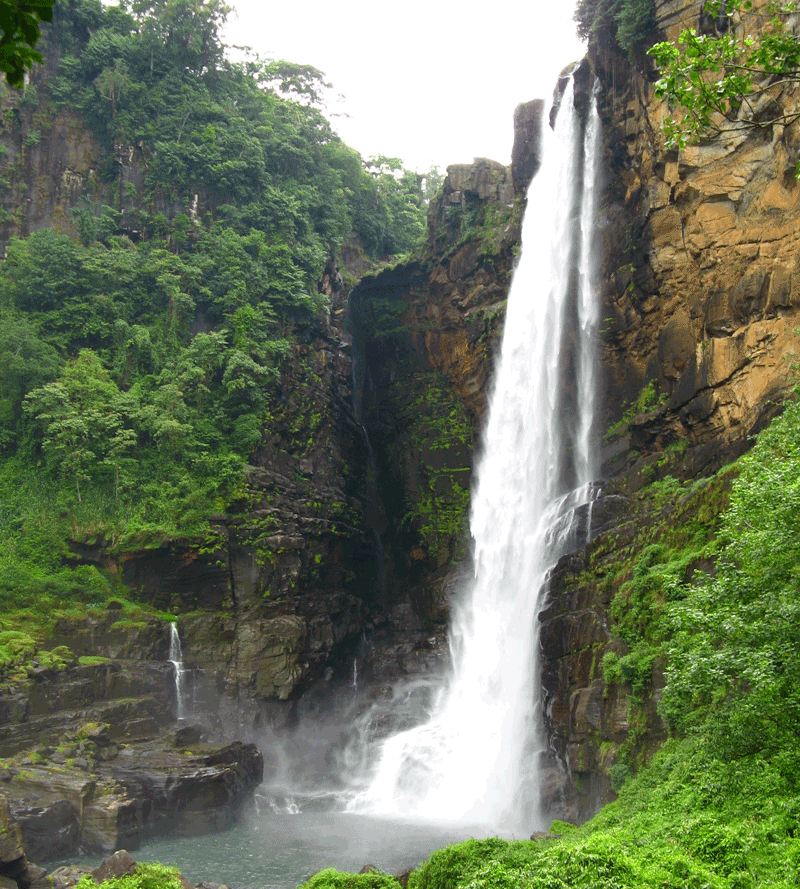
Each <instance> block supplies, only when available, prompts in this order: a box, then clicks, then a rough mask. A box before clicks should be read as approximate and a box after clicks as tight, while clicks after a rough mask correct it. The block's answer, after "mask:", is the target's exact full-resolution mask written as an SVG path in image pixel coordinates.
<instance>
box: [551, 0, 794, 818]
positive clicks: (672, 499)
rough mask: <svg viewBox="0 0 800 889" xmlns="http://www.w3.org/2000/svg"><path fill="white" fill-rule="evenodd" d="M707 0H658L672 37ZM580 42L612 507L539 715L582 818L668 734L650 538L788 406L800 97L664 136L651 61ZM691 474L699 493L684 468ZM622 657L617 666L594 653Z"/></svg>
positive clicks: (555, 642) (566, 564)
mask: <svg viewBox="0 0 800 889" xmlns="http://www.w3.org/2000/svg"><path fill="white" fill-rule="evenodd" d="M701 6H702V5H701V4H697V3H692V2H685V0H675V2H669V0H665V2H661V3H657V4H656V11H657V27H658V32H659V34H660V35H662V36H663V37H664V38H666V39H670V40H676V39H677V37H678V35H679V33H680V31H681V30H683V29H684V28H687V27H694V28H697V29H698V30H702V28H704V27H708V23H707V22H705V21H704V20H703V19H702V18H701ZM589 60H590V62H591V64H592V66H593V69H594V71H595V74H596V76H597V78H598V79H599V81H600V84H601V86H602V93H601V97H602V98H601V116H602V119H603V128H604V140H605V145H606V151H605V159H604V165H603V166H604V174H605V185H604V201H603V207H602V214H601V220H600V227H601V242H602V249H601V262H602V282H603V283H602V287H603V291H602V302H603V308H602V317H603V319H604V323H603V339H602V342H603V346H602V348H603V359H602V363H603V369H604V374H605V384H604V388H603V407H602V421H601V428H602V429H604V430H606V432H605V434H604V470H603V475H604V478H605V489H604V491H605V495H606V496H605V497H604V498H602V499H601V501H600V503H601V504H604V505H605V507H606V508H605V509H604V510H603V515H602V518H598V519H597V522H596V524H597V527H596V529H595V530H594V531H592V532H591V536H592V537H595V539H594V540H593V541H592V542H591V543H590V545H589V547H587V549H586V551H585V552H584V553H579V554H576V555H575V556H573V557H571V558H569V559H565V560H564V561H563V563H562V564H560V565H559V568H558V570H557V571H556V573H555V575H554V577H553V578H552V580H551V599H550V606H549V608H548V610H547V611H546V612H545V614H544V615H543V621H544V624H543V634H544V635H543V644H544V650H545V657H546V664H545V685H546V687H547V690H548V705H547V706H548V709H547V713H546V721H547V724H548V729H549V732H550V736H551V739H552V745H553V750H554V753H555V756H556V759H557V760H558V762H559V767H558V768H557V769H556V770H555V771H554V775H553V779H552V791H553V797H552V799H553V800H554V804H555V805H561V806H566V810H567V811H568V812H569V813H571V815H572V816H573V817H578V818H585V817H586V816H587V815H588V814H591V813H593V812H594V811H596V810H597V808H598V807H599V806H600V804H601V803H602V802H604V801H606V800H607V799H609V798H610V796H612V795H613V791H612V787H611V785H612V783H613V781H612V779H613V778H614V776H615V773H616V775H617V776H620V775H623V774H625V773H627V770H628V769H629V768H636V764H637V763H641V762H642V761H643V760H644V759H646V758H647V757H648V756H649V755H650V753H652V751H653V750H654V749H655V748H656V747H657V746H658V744H659V743H660V741H661V740H662V739H663V738H664V737H665V733H666V727H665V725H664V724H663V722H662V720H661V717H660V716H659V713H658V710H657V703H658V700H659V697H660V688H661V687H662V685H663V676H662V675H661V670H662V669H663V657H661V656H659V657H656V658H655V660H654V659H653V657H652V656H650V658H649V660H647V658H645V659H644V660H643V661H642V663H641V664H640V665H639V666H638V667H637V666H636V664H635V663H634V661H635V658H636V657H638V656H639V653H640V652H641V651H643V650H644V647H643V644H642V641H641V637H640V635H638V634H637V633H638V631H634V630H632V627H631V625H632V623H633V622H634V621H636V620H642V621H643V624H642V626H647V625H648V624H647V620H648V619H647V618H643V617H642V612H641V609H642V601H645V602H649V603H650V604H649V605H648V606H647V607H654V608H658V607H660V606H659V604H658V596H659V595H663V593H658V594H656V597H655V599H653V600H650V599H649V598H648V596H652V595H653V593H652V592H650V593H642V591H641V590H642V588H641V586H640V587H636V584H637V582H638V581H637V577H644V578H645V579H646V577H647V576H649V573H650V571H651V567H648V563H647V559H648V558H652V557H649V556H648V555H647V553H648V552H649V551H650V548H651V547H653V546H658V547H661V550H660V552H661V553H662V555H661V556H660V558H661V559H663V560H664V562H663V563H662V564H664V563H666V562H668V561H669V559H670V558H672V555H671V554H675V553H683V554H685V553H687V552H688V551H689V550H688V549H687V546H688V544H687V539H686V538H688V537H689V536H691V534H693V533H699V534H700V535H701V537H702V539H703V540H704V541H706V540H708V539H711V538H712V537H713V531H714V528H715V522H716V518H715V517H716V516H717V515H718V513H719V511H720V509H721V508H722V507H723V505H724V502H725V496H726V495H725V490H726V487H727V484H728V483H729V477H728V480H727V481H726V476H725V475H724V473H721V474H719V477H718V478H715V479H714V480H713V481H711V482H710V483H708V484H704V483H702V482H700V481H699V480H700V479H702V478H703V477H711V476H714V475H715V474H716V473H718V470H720V468H721V467H723V466H725V465H726V464H727V463H728V462H729V461H731V460H733V459H734V458H735V457H736V456H738V455H739V454H741V453H742V452H743V451H745V450H746V449H747V448H748V447H749V444H750V442H751V441H752V436H753V435H754V434H755V433H757V432H758V431H759V430H760V429H762V428H763V426H764V425H765V424H766V423H767V422H768V420H769V419H770V418H771V417H772V416H774V415H775V413H776V412H778V411H779V410H780V405H781V402H782V401H783V399H784V398H785V397H786V395H787V393H788V392H789V390H790V388H791V386H792V385H793V382H794V370H793V364H794V356H795V355H796V354H797V350H798V348H799V347H800V341H799V340H798V335H799V334H800V327H798V318H799V317H800V315H799V314H798V312H799V310H800V282H799V281H798V273H797V255H798V254H797V238H798V221H799V220H798V214H800V187H798V182H797V179H796V172H795V167H796V164H797V160H798V134H799V133H800V130H798V124H797V122H794V123H792V124H791V125H790V126H783V125H778V124H775V125H774V126H773V125H769V123H768V121H769V114H772V115H774V116H777V109H779V108H781V107H782V108H785V109H790V110H791V109H796V108H797V103H798V96H797V92H796V90H795V89H794V88H792V87H786V86H784V87H781V88H776V90H774V91H773V93H774V95H772V96H771V97H770V103H772V104H770V106H769V108H768V109H767V110H766V111H763V113H764V114H765V115H767V117H766V124H767V125H765V126H762V127H760V128H758V129H755V128H749V129H744V130H740V131H738V132H733V133H723V134H721V135H719V136H716V137H713V138H712V137H709V138H707V139H705V140H704V141H703V142H702V143H701V144H700V145H697V146H692V147H687V148H685V149H682V150H680V151H677V150H671V149H668V148H667V147H666V146H665V142H664V137H663V134H662V129H661V127H662V122H663V121H664V119H665V117H667V116H668V115H670V114H672V113H674V112H673V111H672V110H671V109H669V108H668V107H666V106H665V104H664V103H663V102H660V101H658V100H657V99H656V98H655V96H654V82H655V80H656V77H657V73H656V72H655V71H654V69H653V66H652V62H651V61H650V60H649V59H647V58H646V57H644V56H639V57H638V58H637V59H636V60H635V61H631V59H630V58H629V57H628V56H627V54H623V53H622V52H621V50H619V48H618V47H616V46H615V44H614V43H613V42H612V41H610V40H609V39H607V36H606V38H600V39H597V40H595V41H593V42H592V43H591V45H590V52H589ZM763 122H764V121H762V123H763ZM691 480H694V481H695V483H696V488H695V491H699V492H700V493H691V491H690V486H689V485H688V484H682V483H687V482H689V481H691ZM687 491H689V493H687ZM604 526H605V527H604ZM681 534H683V535H684V538H683V539H680V540H679V539H678V537H680V536H681ZM697 548H698V550H699V549H700V547H697ZM651 565H652V563H651ZM652 570H653V571H655V568H653V569H652ZM680 570H681V572H683V573H682V575H681V581H685V580H689V579H690V578H691V576H692V572H693V571H695V570H698V571H701V572H702V571H705V572H710V571H713V563H712V562H709V561H708V559H707V557H701V556H699V555H698V556H697V557H696V558H694V559H692V558H687V559H686V564H685V565H684V566H683V567H682V568H681V569H680ZM634 589H638V590H639V592H637V593H634V592H633V590H634ZM653 589H655V587H653ZM642 595H644V597H645V598H644V600H642V599H641V598H640V599H636V598H632V597H633V596H642ZM662 601H663V600H662ZM618 655H619V656H621V657H622V658H623V659H625V660H624V664H623V666H624V669H623V675H620V674H619V673H618V672H617V673H615V672H613V671H612V670H611V669H605V670H604V667H607V666H608V665H609V663H611V664H616V663H617V660H616V658H617V656H618ZM609 658H610V659H611V660H610V661H609ZM637 669H638V670H639V673H637ZM565 777H566V782H565V781H564V778H565ZM565 790H566V794H565V795H564V792H565ZM559 799H560V802H556V801H557V800H559Z"/></svg>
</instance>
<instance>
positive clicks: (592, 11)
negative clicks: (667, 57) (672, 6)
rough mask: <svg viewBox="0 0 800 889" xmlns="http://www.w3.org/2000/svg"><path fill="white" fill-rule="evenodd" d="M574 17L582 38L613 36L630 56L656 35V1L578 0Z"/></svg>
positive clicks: (635, 53) (593, 39) (609, 37)
mask: <svg viewBox="0 0 800 889" xmlns="http://www.w3.org/2000/svg"><path fill="white" fill-rule="evenodd" d="M574 18H575V23H576V25H577V31H578V36H579V37H580V38H581V40H589V41H592V42H593V41H596V40H599V39H602V38H605V39H610V40H612V41H614V42H615V43H616V44H617V45H618V46H619V47H620V48H621V49H622V50H624V51H625V52H626V53H628V54H629V55H630V56H636V55H637V53H639V52H640V51H641V50H642V49H646V48H647V46H649V45H650V44H651V43H652V42H653V40H654V39H655V35H656V11H655V3H654V2H653V0H578V4H577V6H576V7H575V16H574Z"/></svg>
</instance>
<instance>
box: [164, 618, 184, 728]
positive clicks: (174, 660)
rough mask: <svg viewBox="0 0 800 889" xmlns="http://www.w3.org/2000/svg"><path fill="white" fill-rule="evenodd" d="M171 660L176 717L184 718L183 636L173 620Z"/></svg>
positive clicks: (171, 623) (171, 624) (170, 627)
mask: <svg viewBox="0 0 800 889" xmlns="http://www.w3.org/2000/svg"><path fill="white" fill-rule="evenodd" d="M168 660H169V662H170V663H171V664H172V667H173V669H174V671H175V707H176V713H175V715H176V717H177V719H178V720H183V718H184V710H185V709H186V705H185V701H184V692H183V676H184V672H185V671H184V669H183V652H182V651H181V637H180V636H179V635H178V625H177V624H176V623H175V621H171V622H170V625H169V658H168Z"/></svg>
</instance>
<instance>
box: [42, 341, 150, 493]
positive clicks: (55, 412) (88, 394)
mask: <svg viewBox="0 0 800 889" xmlns="http://www.w3.org/2000/svg"><path fill="white" fill-rule="evenodd" d="M25 410H26V411H27V412H28V413H29V414H30V415H31V417H32V418H33V419H34V421H35V422H36V423H37V424H38V425H39V426H40V428H41V430H42V436H43V437H42V451H43V453H44V455H45V458H46V459H47V460H48V462H50V463H51V464H52V465H53V467H54V468H57V469H59V470H60V472H61V474H62V475H64V476H66V477H69V476H71V477H72V478H73V479H74V481H75V491H76V493H77V496H78V502H79V503H80V502H81V501H82V494H81V482H88V481H90V480H91V479H92V478H93V477H95V476H96V475H98V474H100V470H101V467H108V468H110V469H112V471H113V475H114V490H115V493H117V494H118V491H119V478H120V467H121V463H122V458H123V455H124V454H125V452H126V451H128V450H130V449H131V448H133V447H134V445H135V444H136V435H135V433H134V432H133V430H132V429H131V428H130V425H129V415H130V412H131V399H130V397H128V396H127V395H126V393H123V392H120V391H119V389H118V388H117V386H116V384H115V383H114V382H113V380H112V379H111V378H110V376H109V374H108V371H106V369H105V368H104V367H103V365H102V363H101V361H100V359H99V358H98V357H97V355H96V354H95V353H94V352H92V351H91V350H90V349H82V350H81V352H80V353H79V355H78V357H77V358H76V359H75V360H74V361H71V362H69V364H67V366H66V367H65V368H64V370H63V371H62V373H61V375H60V376H59V378H58V379H57V380H56V381H55V382H53V383H47V384H45V385H44V386H41V387H39V388H38V389H34V391H33V392H31V393H30V394H29V395H27V396H26V398H25Z"/></svg>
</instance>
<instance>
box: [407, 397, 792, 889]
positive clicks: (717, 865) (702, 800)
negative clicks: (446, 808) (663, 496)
mask: <svg viewBox="0 0 800 889" xmlns="http://www.w3.org/2000/svg"><path fill="white" fill-rule="evenodd" d="M675 455H676V456H678V457H679V456H680V455H679V454H678V452H677V450H676V452H675ZM667 479H670V481H669V482H668V486H669V488H670V489H671V491H672V495H673V496H672V499H671V501H670V503H669V506H668V507H667V508H665V509H664V511H663V514H662V519H663V521H661V522H660V523H659V521H658V520H657V516H656V515H653V516H651V517H650V519H648V520H647V522H646V523H645V525H644V526H643V528H642V532H641V534H640V535H639V538H638V539H637V540H636V541H635V543H633V544H631V545H630V546H627V547H624V548H619V549H618V548H616V547H615V546H614V544H613V542H611V543H610V544H608V545H607V546H606V547H605V548H603V547H602V546H600V541H598V546H597V548H596V549H595V551H594V553H593V556H592V561H593V569H592V570H593V571H594V572H595V582H597V583H600V584H601V585H602V584H603V583H607V584H609V585H610V589H611V590H612V591H613V601H612V605H611V611H612V614H613V616H614V619H615V623H616V628H615V633H616V634H618V635H619V636H620V637H621V638H622V639H623V640H625V642H626V643H627V647H628V653H626V654H623V655H619V654H616V653H614V652H609V653H607V654H606V656H605V658H604V659H603V661H604V662H603V670H604V675H605V679H606V681H607V682H609V683H620V682H626V683H630V687H631V689H632V694H631V706H632V712H631V714H630V715H629V721H630V723H631V728H632V732H631V734H632V735H635V733H636V731H637V730H638V729H639V728H640V727H641V724H640V723H639V724H637V719H641V717H642V715H643V707H644V703H645V701H646V699H647V698H648V696H649V695H650V694H651V693H652V687H653V671H654V666H655V665H656V663H658V664H659V665H660V667H661V668H662V669H663V670H664V672H665V676H666V686H665V688H664V690H663V698H662V702H661V704H660V707H659V709H660V713H661V715H662V717H663V718H664V719H665V720H666V723H667V726H668V728H669V731H670V735H671V737H670V738H669V740H667V742H666V743H665V744H664V745H663V746H662V748H661V749H660V750H659V751H658V752H657V753H656V754H655V755H654V756H651V757H649V759H648V760H647V761H646V760H645V758H644V757H642V756H641V755H636V754H637V751H636V749H635V745H634V744H632V745H631V746H630V747H629V749H628V750H624V749H623V750H622V751H620V761H619V762H618V763H617V765H616V766H614V767H612V768H613V770H614V772H615V775H614V776H612V777H615V779H616V781H617V786H618V788H619V798H618V799H617V800H616V801H615V802H613V803H610V804H609V805H607V806H606V807H605V808H604V809H603V810H602V811H601V812H600V813H599V814H598V815H597V816H596V817H595V818H593V819H592V820H591V821H589V822H588V823H587V824H585V825H583V826H581V827H578V828H571V826H569V825H565V824H564V823H563V822H554V823H553V826H552V828H551V831H552V832H551V833H550V834H546V835H543V836H542V837H541V838H540V839H539V840H538V841H521V842H509V841H506V840H501V839H497V838H492V839H486V840H469V841H468V842H466V843H461V844H459V845H455V846H450V847H447V848H446V849H442V850H440V851H438V852H435V853H434V854H433V855H432V856H431V857H430V858H429V859H428V861H427V862H425V863H423V864H422V865H421V866H420V868H419V869H418V870H417V871H416V872H414V873H413V874H412V875H411V877H410V880H409V887H410V889H445V887H446V889H479V887H480V889H506V887H508V889H512V887H513V889H516V887H519V886H525V887H542V889H545V887H546V889H553V887H556V889H573V887H592V889H595V887H604V889H605V887H617V889H628V887H629V889H645V887H647V889H685V887H696V889H750V887H753V889H755V887H775V889H790V887H796V886H797V885H798V884H800V662H798V658H797V650H796V649H797V639H798V638H799V637H800V572H798V565H800V402H798V401H793V402H790V403H788V404H787V406H786V408H785V410H784V412H783V414H782V415H781V416H779V417H778V418H777V419H776V420H774V421H773V423H772V424H771V425H770V426H769V427H768V428H767V429H766V430H765V431H764V432H762V433H761V434H760V435H759V437H758V439H757V441H756V443H755V446H754V447H753V449H752V450H751V451H750V452H749V453H748V454H746V455H745V456H744V457H742V458H740V459H739V460H738V461H737V463H736V464H734V465H733V466H732V467H728V468H726V469H725V470H722V471H721V472H720V473H718V475H717V476H716V477H714V478H712V479H704V480H700V481H698V482H695V483H691V484H688V485H681V484H680V483H678V482H677V481H676V480H675V479H674V478H672V477H671V476H665V477H664V479H662V480H661V481H667ZM659 485H660V482H654V483H653V485H651V486H649V488H645V489H643V490H642V491H641V492H640V493H639V495H638V497H639V499H640V501H641V503H642V504H644V505H646V504H648V503H649V504H650V508H651V509H653V510H656V511H657V510H659V509H661V508H662V506H661V505H659V503H658V496H657V494H658V488H659ZM643 728H644V730H646V728H647V727H646V726H643ZM640 740H641V739H640ZM639 752H641V751H639ZM556 835H558V836H556Z"/></svg>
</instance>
